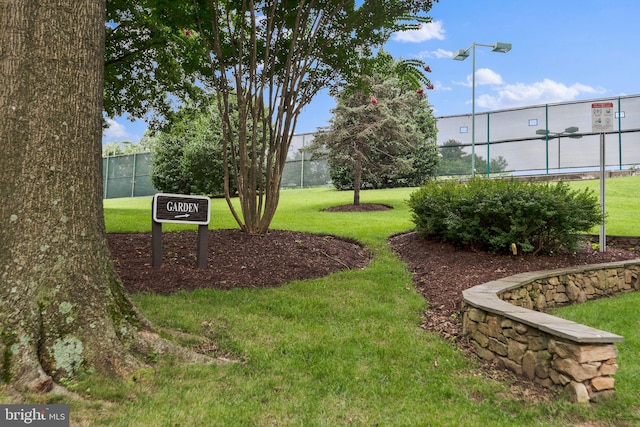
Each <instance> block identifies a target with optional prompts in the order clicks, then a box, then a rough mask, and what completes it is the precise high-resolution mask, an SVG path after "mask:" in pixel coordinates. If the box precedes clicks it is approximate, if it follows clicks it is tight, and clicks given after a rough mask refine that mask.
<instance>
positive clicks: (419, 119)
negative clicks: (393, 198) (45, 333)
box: [310, 51, 438, 205]
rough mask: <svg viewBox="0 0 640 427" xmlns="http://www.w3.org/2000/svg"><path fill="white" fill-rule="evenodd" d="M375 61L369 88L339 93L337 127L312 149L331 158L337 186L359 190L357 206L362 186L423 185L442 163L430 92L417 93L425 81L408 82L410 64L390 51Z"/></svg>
mask: <svg viewBox="0 0 640 427" xmlns="http://www.w3.org/2000/svg"><path fill="white" fill-rule="evenodd" d="M372 63H375V64H376V66H375V67H373V68H372V69H373V70H375V71H373V72H371V73H370V74H368V75H366V76H363V77H362V79H361V81H362V82H363V83H364V84H363V85H360V86H357V87H347V88H345V89H344V90H342V91H340V92H337V93H334V95H335V97H336V100H337V106H336V108H335V109H334V110H333V118H332V120H331V126H330V128H329V130H328V131H326V132H324V133H321V134H318V135H317V136H316V138H315V139H314V141H313V143H312V145H311V147H310V149H311V150H314V156H315V157H316V158H319V157H326V158H327V161H328V163H329V167H330V171H329V174H330V176H331V180H332V182H333V184H334V186H335V187H336V188H338V189H340V190H346V189H353V190H354V192H353V204H354V205H358V204H360V189H361V188H385V187H399V186H416V185H420V184H422V183H423V182H424V180H426V179H427V178H429V177H430V176H432V175H433V174H434V173H435V167H436V164H437V161H438V149H437V146H436V140H435V138H436V132H437V131H436V126H435V119H434V117H433V114H432V110H431V107H430V106H429V104H428V103H427V99H426V96H425V90H424V89H423V88H422V87H419V88H418V89H415V85H416V84H418V83H420V80H421V79H422V77H420V76H417V77H418V78H417V79H415V78H412V77H409V78H407V74H406V73H402V72H401V71H402V70H403V69H405V68H406V67H407V64H406V62H405V61H400V62H397V61H394V60H393V58H392V57H391V56H390V55H389V54H388V53H386V52H384V51H380V52H379V53H378V55H376V56H375V57H374V58H372ZM425 68H428V66H425ZM429 85H430V82H428V81H427V87H428V86H429ZM368 93H371V94H370V95H368Z"/></svg>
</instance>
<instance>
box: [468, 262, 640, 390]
mask: <svg viewBox="0 0 640 427" xmlns="http://www.w3.org/2000/svg"><path fill="white" fill-rule="evenodd" d="M638 290H640V259H637V260H632V261H620V262H613V263H607V264H596V265H588V266H580V267H571V268H563V269H558V270H549V271H540V272H531V273H523V274H517V275H514V276H510V277H507V278H504V279H500V280H495V281H492V282H488V283H484V284H482V285H478V286H475V287H473V288H470V289H467V290H465V291H463V301H464V303H463V311H464V318H463V334H464V335H465V336H466V337H468V338H469V339H470V341H471V342H472V344H473V348H474V349H475V352H476V354H477V355H478V356H479V357H480V358H482V359H484V360H488V361H494V362H496V363H497V364H498V365H500V366H502V367H505V368H507V369H510V370H512V371H514V372H515V373H516V374H518V375H521V376H523V377H525V378H527V379H529V380H531V381H534V382H536V383H538V384H541V385H543V386H545V387H549V388H560V389H564V390H566V391H567V393H568V395H569V398H570V399H571V400H573V401H576V402H589V401H592V402H595V401H598V400H600V399H602V398H605V397H607V396H611V395H612V394H613V393H614V383H615V380H614V378H613V375H614V374H615V373H616V371H617V369H618V363H617V355H618V350H617V348H616V346H615V343H616V342H622V341H623V340H624V338H623V337H621V336H619V335H616V334H612V333H609V332H606V331H601V330H598V329H594V328H591V327H588V326H585V325H581V324H579V323H576V322H572V321H569V320H565V319H560V318H558V317H555V316H552V315H550V314H547V313H544V310H546V309H548V308H553V307H558V306H561V305H567V304H574V303H581V302H585V301H588V300H591V299H596V298H600V297H605V296H611V295H616V294H620V293H625V292H632V291H638Z"/></svg>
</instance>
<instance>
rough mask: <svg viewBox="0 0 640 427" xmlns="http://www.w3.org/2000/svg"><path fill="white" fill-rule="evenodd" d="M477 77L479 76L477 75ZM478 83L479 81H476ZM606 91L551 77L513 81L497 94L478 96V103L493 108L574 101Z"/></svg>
mask: <svg viewBox="0 0 640 427" xmlns="http://www.w3.org/2000/svg"><path fill="white" fill-rule="evenodd" d="M476 78H477V77H476ZM476 83H477V81H476ZM602 93H604V90H603V89H601V88H593V87H591V86H587V85H584V84H581V83H574V84H572V85H571V86H567V85H565V84H564V83H559V82H556V81H553V80H551V79H544V80H542V81H541V82H535V83H532V84H526V83H513V84H506V85H503V86H501V87H499V88H498V90H497V92H496V94H495V95H492V94H483V95H481V96H479V97H478V98H477V105H478V106H480V107H483V108H488V109H491V110H496V109H504V108H513V107H522V106H527V105H536V104H548V103H555V102H567V101H574V100H576V99H578V98H579V97H581V96H582V95H585V94H588V95H597V94H602Z"/></svg>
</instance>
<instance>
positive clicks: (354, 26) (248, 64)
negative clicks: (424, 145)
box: [153, 0, 433, 234]
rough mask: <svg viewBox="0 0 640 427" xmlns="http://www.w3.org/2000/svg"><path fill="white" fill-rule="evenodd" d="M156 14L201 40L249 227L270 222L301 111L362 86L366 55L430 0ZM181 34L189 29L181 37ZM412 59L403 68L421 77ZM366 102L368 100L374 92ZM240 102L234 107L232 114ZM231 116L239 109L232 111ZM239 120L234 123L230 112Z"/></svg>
mask: <svg viewBox="0 0 640 427" xmlns="http://www.w3.org/2000/svg"><path fill="white" fill-rule="evenodd" d="M158 2H159V3H158V4H160V3H161V4H162V7H158V8H157V9H155V10H154V11H153V13H154V14H156V15H157V16H156V17H155V20H157V21H158V22H164V23H165V24H166V25H169V26H171V27H172V28H176V29H180V30H179V31H180V33H181V36H183V37H184V36H185V32H184V29H185V28H187V29H189V33H190V34H189V36H188V39H189V40H188V45H189V46H197V48H199V51H198V53H197V54H198V56H199V59H198V60H197V61H194V60H193V55H192V56H191V59H190V60H189V63H190V64H192V63H194V62H199V63H200V65H201V66H202V67H201V68H200V70H199V75H198V78H199V79H200V80H201V81H202V82H203V83H204V86H205V87H207V88H211V89H213V91H215V93H216V95H217V97H216V98H217V100H218V108H219V111H220V117H222V118H223V124H222V125H223V133H224V143H225V144H226V147H224V148H223V152H224V153H225V155H226V156H227V157H226V158H225V164H226V166H227V169H226V173H227V182H229V181H234V182H235V183H236V185H237V189H238V196H239V202H240V203H239V206H240V211H237V208H236V205H234V204H233V203H231V194H230V192H229V191H228V185H227V186H226V187H227V191H226V198H227V201H228V205H229V208H230V210H231V212H232V214H233V216H234V218H235V219H236V221H237V222H238V224H239V226H240V228H241V229H242V230H244V231H246V232H248V233H255V234H264V233H266V232H267V231H268V229H269V226H270V224H271V220H272V219H273V216H274V214H275V212H276V209H277V206H278V200H279V192H280V182H281V178H282V171H283V168H284V165H285V160H286V158H287V152H288V150H289V145H290V142H291V138H292V136H293V134H294V132H295V128H296V123H297V120H298V116H299V114H300V112H301V111H302V109H303V108H304V107H305V106H306V105H307V104H309V102H311V100H312V99H313V97H314V96H315V95H316V94H317V93H318V92H319V91H320V90H321V89H325V88H334V89H337V88H340V87H344V86H345V85H347V84H348V85H351V86H353V87H361V86H362V82H361V81H360V76H363V75H366V74H367V69H368V68H369V67H371V66H373V65H374V64H373V63H372V62H371V61H370V60H368V58H370V57H371V56H372V54H373V52H374V51H375V50H376V49H377V48H379V47H381V46H382V45H383V44H384V43H385V42H386V41H387V40H388V39H389V37H390V36H391V34H392V33H393V32H396V31H401V30H410V29H417V28H418V25H419V24H420V23H421V22H429V21H430V19H429V18H428V17H426V16H425V15H424V14H425V13H426V12H428V11H429V10H430V9H431V6H432V3H433V1H432V0H385V1H377V0H376V1H369V0H364V1H362V2H357V3H358V4H356V2H354V1H352V0H350V1H347V0H322V1H319V0H301V1H288V0H284V1H283V0H280V1H276V0H265V1H253V0H242V1H240V0H222V1H216V2H214V1H211V0H193V1H175V0H174V1H171V2H169V1H160V0H158ZM185 38H186V37H185ZM423 65H424V64H422V63H419V62H412V63H409V62H407V64H406V67H405V69H404V74H406V75H407V76H408V78H413V79H415V78H416V77H417V78H418V80H420V77H419V74H421V73H422V72H423V70H422V66H423ZM371 101H372V102H375V101H374V100H373V99H372V100H371ZM232 110H237V114H231V113H232ZM234 117H236V118H235V119H234ZM234 120H236V121H237V123H233V122H232V121H234Z"/></svg>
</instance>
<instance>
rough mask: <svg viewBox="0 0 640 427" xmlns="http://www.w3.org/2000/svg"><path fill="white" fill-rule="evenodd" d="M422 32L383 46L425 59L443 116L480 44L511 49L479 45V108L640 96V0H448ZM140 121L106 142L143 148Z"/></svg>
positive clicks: (432, 97)
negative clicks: (458, 57)
mask: <svg viewBox="0 0 640 427" xmlns="http://www.w3.org/2000/svg"><path fill="white" fill-rule="evenodd" d="M429 15H430V16H431V17H432V18H433V22H432V23H431V24H428V25H424V26H423V27H422V29H421V30H418V31H412V32H407V33H397V34H395V35H394V36H393V37H392V39H391V40H390V41H389V43H388V44H387V45H386V46H385V49H386V50H387V51H389V52H391V53H392V54H393V55H394V56H396V57H401V58H403V59H411V58H419V59H422V60H424V61H426V62H427V63H428V64H429V65H430V67H431V69H432V73H431V74H429V77H430V79H431V81H432V83H433V84H434V85H435V89H434V90H431V91H428V92H427V94H428V96H429V102H430V104H431V105H432V106H433V108H434V113H435V115H436V116H447V115H454V114H465V113H470V112H471V74H472V60H471V57H469V58H467V59H466V60H465V61H455V60H453V59H452V54H453V53H454V52H455V51H456V50H458V49H466V48H467V47H469V46H470V45H471V44H472V43H473V42H475V43H481V44H493V43H495V42H507V43H511V44H512V45H513V48H512V50H511V51H510V52H508V53H495V52H492V51H491V49H490V48H488V47H481V46H478V47H477V48H476V112H482V111H491V110H497V109H503V108H512V107H520V106H529V105H539V104H545V103H555V102H563V101H574V100H584V99H593V98H606V97H616V96H620V95H632V94H638V93H640V73H639V71H640V67H639V66H638V63H639V62H640V45H639V43H638V34H640V31H638V26H640V21H639V19H638V17H639V16H640V1H638V0H615V1H611V2H608V1H603V0H537V1H525V0H441V1H440V2H439V3H436V4H435V5H434V7H433V9H432V10H431V12H430V14H429ZM334 105H335V104H334V102H333V100H332V99H331V98H330V97H329V96H328V95H326V94H325V93H321V94H319V95H318V96H317V97H316V98H315V99H314V100H313V102H312V103H311V104H310V105H309V106H307V107H306V108H305V110H304V112H303V114H302V116H301V117H300V119H299V122H298V127H297V129H296V133H307V132H314V131H315V130H316V128H318V127H321V126H325V125H327V123H328V121H329V119H330V118H331V108H333V107H334ZM145 129H146V125H145V124H144V122H143V121H136V122H133V123H132V122H131V121H129V120H127V119H126V118H117V119H116V120H115V121H113V122H112V126H111V127H110V128H109V129H107V130H106V132H105V135H104V137H103V142H112V141H123V140H128V141H133V142H137V141H138V140H139V139H140V137H142V135H143V134H144V131H145Z"/></svg>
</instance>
